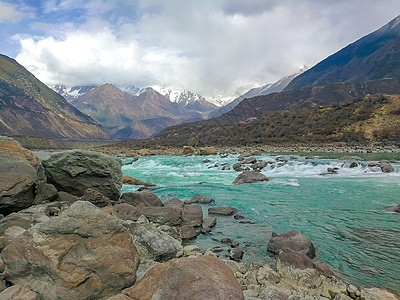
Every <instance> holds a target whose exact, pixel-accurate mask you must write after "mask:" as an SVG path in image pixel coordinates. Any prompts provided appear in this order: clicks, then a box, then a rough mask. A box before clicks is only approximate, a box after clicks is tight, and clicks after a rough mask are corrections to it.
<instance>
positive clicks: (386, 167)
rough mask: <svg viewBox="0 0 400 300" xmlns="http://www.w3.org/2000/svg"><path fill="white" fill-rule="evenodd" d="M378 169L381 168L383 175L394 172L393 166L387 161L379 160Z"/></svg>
mask: <svg viewBox="0 0 400 300" xmlns="http://www.w3.org/2000/svg"><path fill="white" fill-rule="evenodd" d="M379 167H380V168H381V170H382V172H383V173H391V172H394V168H393V166H392V165H391V164H390V162H389V161H387V160H381V161H380V162H379Z"/></svg>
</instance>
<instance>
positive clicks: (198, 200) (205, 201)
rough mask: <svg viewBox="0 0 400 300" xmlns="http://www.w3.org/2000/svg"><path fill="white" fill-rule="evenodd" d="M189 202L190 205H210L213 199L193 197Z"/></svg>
mask: <svg viewBox="0 0 400 300" xmlns="http://www.w3.org/2000/svg"><path fill="white" fill-rule="evenodd" d="M190 201H191V202H192V203H200V204H210V203H213V202H215V200H214V199H213V198H211V197H207V196H202V195H194V196H193V197H192V199H191V200H190Z"/></svg>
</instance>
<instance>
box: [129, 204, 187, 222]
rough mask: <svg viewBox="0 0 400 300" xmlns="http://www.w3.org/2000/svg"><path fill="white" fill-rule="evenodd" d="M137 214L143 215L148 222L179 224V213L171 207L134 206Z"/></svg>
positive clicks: (180, 220)
mask: <svg viewBox="0 0 400 300" xmlns="http://www.w3.org/2000/svg"><path fill="white" fill-rule="evenodd" d="M136 209H137V212H138V214H139V215H144V216H145V217H146V218H147V219H148V220H149V221H150V222H153V223H157V224H160V225H164V224H165V225H171V226H175V225H180V224H181V223H182V218H181V215H180V214H179V213H178V212H177V211H176V210H175V209H173V208H171V207H153V206H144V205H143V204H141V205H138V206H136Z"/></svg>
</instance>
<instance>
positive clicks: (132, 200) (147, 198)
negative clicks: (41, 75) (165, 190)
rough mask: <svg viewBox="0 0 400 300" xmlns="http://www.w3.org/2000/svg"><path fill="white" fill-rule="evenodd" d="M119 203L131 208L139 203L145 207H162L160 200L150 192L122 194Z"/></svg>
mask: <svg viewBox="0 0 400 300" xmlns="http://www.w3.org/2000/svg"><path fill="white" fill-rule="evenodd" d="M119 201H120V202H122V203H128V204H130V205H133V206H137V205H139V204H140V203H143V204H144V205H145V206H158V207H161V206H164V204H163V203H162V201H161V200H160V198H158V197H157V195H156V194H155V193H154V192H151V191H141V192H135V193H124V194H122V196H121V199H120V200H119Z"/></svg>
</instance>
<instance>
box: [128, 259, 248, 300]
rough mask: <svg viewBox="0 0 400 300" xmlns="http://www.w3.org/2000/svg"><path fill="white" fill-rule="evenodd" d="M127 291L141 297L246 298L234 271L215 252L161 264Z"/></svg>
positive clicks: (202, 299)
mask: <svg viewBox="0 0 400 300" xmlns="http://www.w3.org/2000/svg"><path fill="white" fill-rule="evenodd" d="M125 294H126V295H128V296H129V297H130V298H133V299H141V300H150V299H174V300H187V299H191V300H204V299H213V300H222V299H224V300H231V299H235V300H241V299H244V296H243V292H242V289H241V288H240V286H239V284H238V282H237V281H236V279H235V277H234V275H233V273H232V271H231V270H230V269H229V267H228V266H227V265H226V264H225V263H224V262H222V261H221V260H218V259H217V258H214V257H212V256H201V257H195V258H179V259H173V260H170V261H168V262H165V263H162V264H159V265H157V266H155V267H154V268H153V269H151V270H150V271H149V272H148V273H147V274H146V275H145V276H144V277H143V278H142V279H141V280H140V281H139V282H138V283H137V284H135V285H134V286H133V287H131V288H129V289H127V290H126V291H125Z"/></svg>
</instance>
